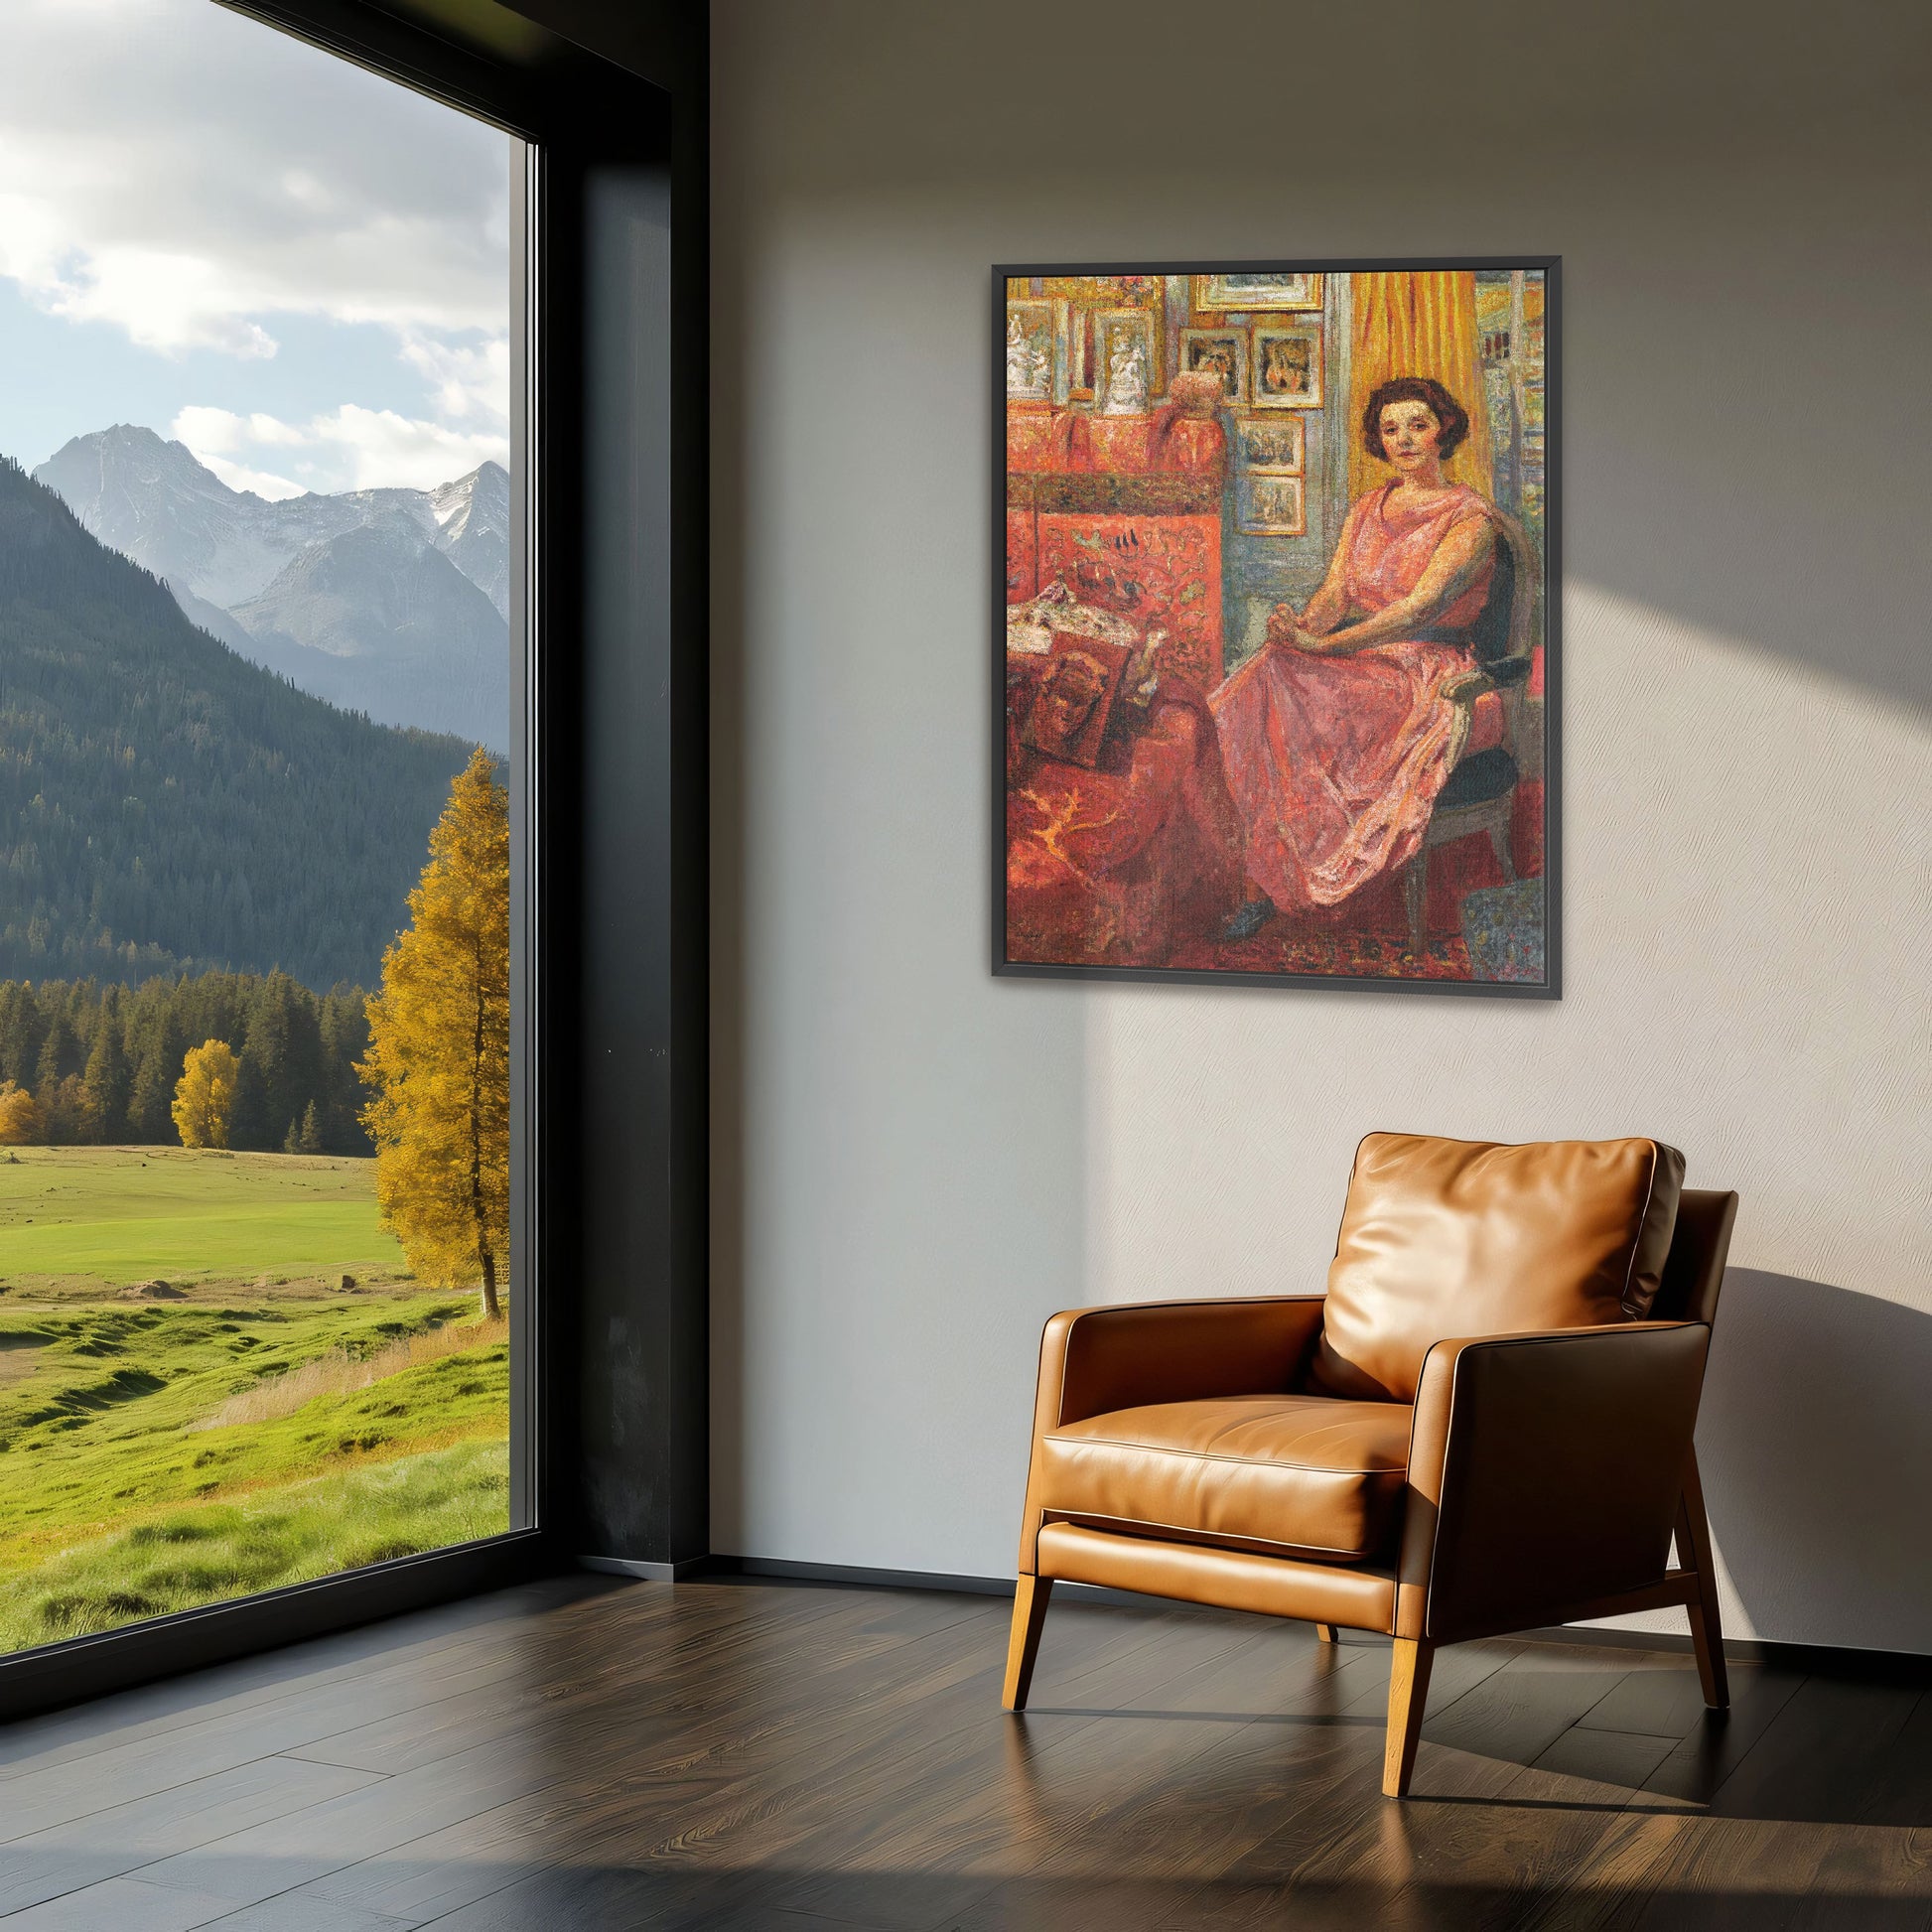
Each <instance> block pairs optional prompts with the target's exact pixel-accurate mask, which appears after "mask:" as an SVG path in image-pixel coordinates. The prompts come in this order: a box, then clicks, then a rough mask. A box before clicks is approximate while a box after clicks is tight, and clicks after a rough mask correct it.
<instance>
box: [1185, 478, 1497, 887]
mask: <svg viewBox="0 0 1932 1932" xmlns="http://www.w3.org/2000/svg"><path fill="white" fill-rule="evenodd" d="M1394 487H1395V485H1394V484H1390V485H1388V486H1387V487H1386V488H1383V489H1380V490H1377V491H1376V492H1375V494H1374V495H1372V496H1369V497H1367V498H1365V499H1364V500H1363V502H1362V504H1361V505H1360V513H1359V514H1358V515H1357V516H1356V517H1355V519H1354V529H1353V534H1352V536H1351V537H1349V538H1347V539H1346V541H1347V542H1348V561H1347V586H1346V595H1347V600H1348V610H1349V614H1350V615H1349V620H1348V621H1356V619H1357V618H1358V617H1360V616H1367V617H1373V616H1374V614H1375V613H1376V612H1378V611H1382V610H1386V609H1387V608H1388V606H1389V605H1391V604H1393V603H1395V602H1396V600H1397V599H1398V598H1402V597H1406V596H1407V595H1408V594H1409V593H1410V592H1411V591H1412V590H1414V589H1415V587H1416V585H1417V583H1418V582H1419V581H1420V580H1421V578H1422V574H1423V572H1424V571H1425V570H1427V569H1428V568H1429V563H1430V559H1431V558H1432V557H1434V556H1435V554H1436V550H1437V547H1438V546H1439V545H1440V544H1441V543H1442V541H1443V539H1444V538H1445V537H1446V536H1448V534H1449V531H1450V530H1451V529H1453V528H1454V527H1455V526H1456V525H1457V524H1459V523H1463V522H1465V521H1466V520H1467V519H1468V518H1470V517H1472V516H1480V517H1486V516H1487V515H1488V513H1489V510H1488V505H1487V504H1486V503H1485V502H1484V501H1483V499H1482V497H1481V496H1480V495H1479V494H1477V492H1476V491H1475V490H1473V489H1470V488H1469V487H1468V486H1467V485H1466V484H1458V485H1457V486H1456V487H1455V488H1454V489H1452V490H1450V491H1449V493H1448V494H1447V495H1445V496H1443V497H1441V498H1439V499H1438V500H1437V501H1436V502H1434V503H1432V504H1430V505H1428V506H1427V507H1425V508H1423V509H1421V510H1419V511H1413V512H1408V513H1403V512H1397V513H1396V514H1394V515H1390V514H1388V513H1387V504H1388V500H1389V495H1390V493H1391V491H1392V490H1393V489H1394ZM1491 571H1492V566H1491V565H1488V564H1485V565H1484V566H1483V569H1482V572H1481V574H1480V575H1479V576H1478V578H1477V580H1476V581H1475V582H1474V583H1473V584H1472V585H1470V587H1469V588H1468V590H1466V591H1465V592H1463V594H1462V595H1461V596H1460V597H1458V598H1457V599H1456V600H1455V602H1454V603H1453V604H1452V605H1450V606H1449V608H1448V609H1447V610H1444V611H1442V612H1440V613H1438V614H1437V616H1436V618H1435V621H1434V622H1433V623H1431V624H1430V626H1429V628H1428V632H1427V634H1425V635H1424V636H1422V637H1417V638H1402V639H1398V640H1396V641H1394V642H1390V643H1385V644H1371V645H1370V646H1369V647H1368V648H1367V649H1365V650H1360V651H1355V652H1352V653H1350V654H1347V655H1343V656H1336V657H1324V656H1319V655H1317V654H1315V653H1313V652H1311V651H1275V650H1262V651H1258V652H1257V653H1256V654H1255V655H1254V656H1253V657H1251V658H1249V659H1248V661H1247V662H1246V663H1245V664H1243V665H1242V666H1241V667H1240V669H1239V670H1237V671H1235V672H1234V674H1233V675H1232V676H1231V677H1229V678H1228V679H1227V681H1226V682H1225V683H1224V684H1222V685H1221V687H1220V688H1219V689H1218V690H1217V691H1215V692H1214V693H1213V695H1212V696H1211V697H1210V698H1209V700H1208V702H1209V704H1210V705H1211V706H1212V708H1213V712H1214V720H1215V724H1216V726H1217V727H1218V728H1219V731H1220V737H1221V756H1222V759H1223V760H1224V761H1225V763H1226V767H1227V777H1228V788H1229V790H1230V791H1231V792H1232V793H1233V795H1234V803H1235V808H1236V810H1237V811H1239V812H1240V814H1241V817H1242V820H1243V822H1244V824H1245V826H1246V829H1247V866H1248V877H1249V878H1250V879H1251V880H1252V881H1253V882H1254V884H1255V885H1256V886H1257V887H1259V888H1260V889H1261V891H1263V892H1265V893H1266V894H1267V895H1268V897H1270V898H1272V899H1273V900H1274V901H1275V903H1276V904H1277V905H1278V906H1280V907H1281V908H1282V909H1283V910H1284V911H1290V910H1295V909H1298V908H1307V907H1309V906H1315V905H1333V904H1335V903H1336V902H1337V901H1339V900H1341V899H1344V898H1346V897H1348V896H1349V895H1350V894H1351V893H1354V892H1357V891H1359V890H1360V889H1361V888H1362V887H1363V886H1365V885H1366V884H1367V883H1368V882H1369V881H1370V880H1372V879H1376V878H1378V877H1380V876H1381V875H1382V874H1384V873H1387V872H1391V871H1393V870H1394V869H1395V868H1397V867H1398V866H1400V865H1402V864H1403V863H1404V862H1405V861H1406V860H1407V859H1409V858H1410V857H1411V856H1412V855H1413V854H1414V852H1415V850H1416V848H1417V846H1418V845H1420V844H1421V842H1422V835H1423V830H1424V828H1425V827H1426V826H1427V825H1428V823H1429V814H1430V812H1431V810H1432V809H1433V808H1434V806H1435V803H1436V794H1437V793H1438V792H1439V791H1441V790H1442V788H1443V783H1444V780H1445V779H1446V778H1447V777H1448V776H1449V735H1450V730H1451V727H1452V726H1453V723H1454V717H1455V707H1454V706H1453V705H1451V704H1450V703H1449V700H1448V699H1446V698H1444V697H1443V695H1442V689H1443V684H1444V682H1445V680H1446V679H1448V678H1449V677H1451V676H1452V675H1454V673H1456V672H1457V671H1466V670H1469V669H1471V668H1472V667H1473V666H1474V664H1475V654H1474V651H1473V649H1472V647H1471V646H1470V644H1469V642H1468V641H1467V638H1466V632H1467V628H1468V626H1469V625H1470V624H1471V623H1473V622H1474V621H1475V620H1476V618H1477V617H1478V616H1479V615H1480V614H1481V611H1482V607H1483V603H1484V600H1485V599H1486V597H1487V595H1488V590H1489V579H1490V576H1491ZM1456 631H1461V632H1463V633H1464V636H1463V637H1462V638H1460V639H1458V638H1456V637H1454V636H1452V635H1451V636H1449V637H1445V635H1444V633H1445V632H1451V633H1452V632H1456Z"/></svg>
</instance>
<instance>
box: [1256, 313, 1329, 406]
mask: <svg viewBox="0 0 1932 1932" xmlns="http://www.w3.org/2000/svg"><path fill="white" fill-rule="evenodd" d="M1322 333H1323V332H1322V329H1321V325H1320V324H1319V323H1313V322H1302V323H1294V324H1291V325H1287V326H1284V325H1283V324H1280V323H1265V322H1258V323H1256V324H1255V349H1254V370H1255V379H1254V404H1255V407H1256V408H1257V409H1319V408H1320V407H1321V362H1322V352H1321V351H1322Z"/></svg>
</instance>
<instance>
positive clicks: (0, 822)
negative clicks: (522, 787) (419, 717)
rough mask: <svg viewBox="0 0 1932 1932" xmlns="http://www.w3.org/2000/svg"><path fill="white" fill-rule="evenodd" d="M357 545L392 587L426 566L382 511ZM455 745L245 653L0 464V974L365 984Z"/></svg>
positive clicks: (413, 872)
mask: <svg viewBox="0 0 1932 1932" xmlns="http://www.w3.org/2000/svg"><path fill="white" fill-rule="evenodd" d="M354 534H355V533H354V532H352V531H344V532H342V533H339V535H338V537H337V538H335V539H332V540H331V543H332V544H334V543H338V542H346V541H347V540H348V539H349V538H350V537H351V536H352V535H354ZM361 534H362V537H363V540H364V544H365V547H370V548H373V549H374V550H376V551H378V552H380V553H382V555H380V556H379V557H378V558H377V561H376V565H375V566H374V568H375V569H376V570H377V571H378V572H381V571H390V570H393V571H394V572H396V573H397V575H398V577H399V580H400V581H401V583H402V584H403V585H404V587H405V589H407V587H408V586H409V585H411V584H412V583H413V582H414V581H415V579H414V577H413V576H412V572H417V573H422V572H424V571H425V570H426V568H427V567H425V566H422V565H421V563H420V559H413V560H412V559H409V558H402V559H400V560H398V559H397V558H395V557H393V556H390V555H389V553H390V552H392V551H400V550H402V549H404V548H406V547H407V545H406V543H405V541H404V536H403V533H402V532H399V531H395V530H391V529H390V528H389V527H388V526H387V524H386V523H384V524H379V525H377V526H376V527H374V528H372V529H370V530H367V531H364V532H362V533H361ZM412 541H413V540H412ZM314 547H315V546H311V548H314ZM303 554H304V555H306V554H307V552H304V553H303ZM347 554H348V558H349V562H350V563H351V564H352V563H353V562H354V561H355V554H354V546H353V545H351V546H350V549H349V552H348V553H347ZM429 554H430V556H431V557H432V558H434V560H435V562H436V563H437V564H442V565H447V560H446V559H444V558H443V557H442V556H441V555H440V553H437V552H435V551H431V552H430V553H429ZM316 568H317V570H318V571H319V572H320V573H321V576H322V578H323V580H324V581H323V582H321V583H320V584H318V585H316V586H315V587H314V588H313V590H312V591H311V592H310V593H309V594H310V595H312V596H313V598H314V599H315V601H316V602H317V604H318V605H319V606H322V607H329V606H330V598H331V596H332V593H331V592H330V590H329V587H328V583H327V581H326V580H327V575H328V573H327V570H326V569H324V568H323V567H322V565H320V564H318V565H317V566H316ZM428 574H430V575H431V576H433V575H434V573H433V572H428ZM281 575H282V573H279V572H278V573H277V581H280V577H281ZM464 584H465V588H466V589H467V590H470V591H472V592H473V593H474V595H475V597H476V600H477V602H478V603H479V604H481V605H482V606H483V610H484V611H485V612H486V613H488V615H489V616H490V617H491V618H492V619H495V618H496V614H495V612H494V611H493V610H491V609H490V606H489V602H488V600H487V598H485V597H483V594H482V592H481V591H478V590H476V588H475V586H472V585H470V584H468V581H467V580H464ZM416 609H417V607H416V606H415V605H414V604H412V603H411V602H410V601H409V598H408V597H405V598H404V599H403V600H402V602H400V603H399V604H398V605H397V607H396V613H395V615H396V616H397V617H398V620H399V622H400V625H401V628H402V629H403V630H404V631H406V630H407V625H408V621H409V620H410V617H411V614H412V612H414V611H415V610H416ZM496 621H498V622H499V623H500V621H501V620H500V619H496ZM472 742H474V741H472ZM469 751H470V746H469V744H467V743H465V742H464V741H462V740H460V739H458V738H455V737H435V736H431V735H429V734H426V733H423V732H418V731H397V730H392V729H390V728H388V727H385V726H382V725H378V724H373V723H371V722H370V721H369V720H368V719H366V718H363V717H358V716H355V715H354V714H353V713H351V712H345V711H343V710H340V709H338V708H336V707H335V706H334V705H332V704H327V703H324V702H322V701H321V700H320V699H318V698H316V697H313V696H310V695H308V694H306V693H304V692H301V691H298V690H295V689H292V688H291V686H290V685H289V684H288V683H287V682H286V681H285V680H284V679H283V678H282V677H279V676H277V675H275V674H274V673H273V672H272V671H270V670H266V669H263V668H262V667H261V666H259V665H257V664H252V663H249V662H247V661H246V660H245V659H243V658H242V657H241V656H239V655H237V654H236V653H235V652H234V651H232V650H230V649H228V648H227V647H226V646H225V645H223V644H222V643H220V642H218V641H217V640H216V639H215V638H213V637H211V636H209V635H208V634H207V631H206V630H205V629H203V628H201V627H199V626H198V625H197V624H196V623H194V622H192V621H190V619H189V617H188V616H187V615H186V614H185V613H184V612H183V610H182V609H181V607H180V606H179V605H178V604H177V602H176V601H175V599H174V598H173V597H172V596H170V594H169V592H168V590H167V588H166V587H165V586H164V585H163V584H162V583H161V582H160V581H159V580H158V579H157V578H155V577H154V576H152V575H150V574H149V573H148V572H147V571H145V570H143V569H141V568H140V567H139V566H137V565H135V564H133V563H131V562H130V561H129V560H128V559H127V558H126V557H124V556H121V555H117V554H116V553H115V552H114V551H113V550H111V549H109V548H107V547H106V546H105V545H103V544H102V543H100V542H98V541H97V540H96V539H95V538H94V537H92V536H91V535H89V534H88V532H87V531H86V530H85V529H83V528H82V527H81V525H80V524H79V523H78V521H76V519H75V517H74V516H73V514H72V513H71V512H70V511H69V509H68V507H67V505H66V504H65V503H63V502H62V500H61V499H60V498H59V497H58V496H57V495H55V494H54V493H53V491H51V490H49V489H47V488H44V487H42V486H41V485H40V484H38V483H34V482H33V481H31V480H30V479H29V478H28V477H27V476H26V475H25V474H24V473H23V472H22V471H21V469H20V468H19V466H18V465H16V464H12V463H4V462H0V882H4V883H0V979H7V978H23V979H33V980H36V981H38V980H41V979H46V978H51V977H70V978H76V979H77V978H82V977H93V978H99V979H103V980H107V979H118V980H126V981H136V980H142V979H146V978H150V977H152V976H154V975H155V974H157V973H173V972H187V971H199V970H203V969H207V968H212V967H223V968H228V969H232V970H241V971H255V972H265V971H267V970H269V969H270V968H272V967H275V966H277V965H279V966H281V967H283V968H285V969H286V970H287V971H289V972H290V973H292V974H293V975H295V977H296V978H298V979H300V980H302V981H303V982H305V983H306V984H307V985H309V986H311V987H313V988H316V989H318V990H320V989H323V988H327V987H329V986H331V985H333V984H334V983H335V982H337V981H339V980H341V981H348V982H352V983H356V984H360V985H372V984H374V982H375V978H376V975H377V973H378V971H379V968H380V963H381V958H382V952H383V948H384V946H385V945H386V944H387V942H388V941H389V939H390V938H391V937H392V936H393V935H394V934H395V932H396V931H397V929H398V927H399V926H400V925H401V924H402V923H403V921H404V920H405V918H406V917H407V905H406V900H407V896H408V893H409V889H410V887H411V886H413V885H414V884H415V882H416V879H417V877H418V876H419V874H420V872H421V869H422V865H423V861H424V859H425V857H426V855H427V851H428V844H429V834H430V830H431V828H432V827H433V826H434V825H435V823H436V820H437V817H438V815H439V813H440V812H441V810H442V808H443V805H444V803H445V801H446V799H447V797H448V794H449V785H450V780H451V778H452V777H453V776H454V775H455V773H456V772H457V771H459V770H460V769H461V768H462V767H463V765H464V763H465V761H466V760H467V759H468V756H469Z"/></svg>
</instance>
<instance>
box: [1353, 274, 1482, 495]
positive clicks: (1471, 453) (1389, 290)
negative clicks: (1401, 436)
mask: <svg viewBox="0 0 1932 1932" xmlns="http://www.w3.org/2000/svg"><path fill="white" fill-rule="evenodd" d="M1350 280H1351V282H1352V284H1353V287H1352V290H1351V294H1352V296H1353V298H1354V311H1355V320H1354V332H1353V342H1352V344H1351V349H1352V352H1351V354H1350V356H1349V362H1348V452H1349V454H1348V498H1349V501H1350V502H1353V501H1354V499H1355V498H1356V497H1357V496H1360V495H1361V494H1362V493H1363V492H1364V491H1365V490H1369V489H1373V488H1374V487H1375V486H1376V485H1377V484H1378V483H1387V482H1388V481H1389V480H1390V478H1391V477H1393V476H1394V474H1395V472H1394V471H1392V470H1391V469H1390V468H1389V466H1388V465H1387V464H1386V463H1381V462H1378V461H1377V460H1376V459H1375V458H1374V457H1372V456H1370V455H1369V453H1368V452H1367V451H1366V450H1365V449H1363V448H1362V440H1361V429H1360V425H1361V420H1362V411H1363V410H1364V409H1365V408H1367V407H1368V399H1369V394H1370V392H1371V391H1372V390H1373V389H1374V388H1375V386H1376V384H1377V383H1379V382H1386V381H1388V379H1389V378H1390V377H1391V376H1396V375H1431V376H1434V377H1435V378H1436V380H1437V381H1438V382H1440V383H1441V384H1442V385H1443V387H1444V388H1446V389H1447V390H1448V391H1449V394H1450V395H1452V396H1453V397H1454V398H1455V399H1456V401H1457V402H1459V403H1460V404H1461V405H1462V407H1463V408H1464V409H1466V410H1467V411H1468V412H1469V434H1468V438H1467V440H1466V441H1465V442H1464V443H1463V445H1462V447H1461V448H1460V449H1459V450H1457V451H1456V453H1455V454H1454V456H1452V457H1451V458H1450V459H1449V462H1448V463H1447V464H1445V465H1444V466H1443V474H1444V475H1445V476H1446V477H1447V478H1448V479H1449V482H1450V483H1468V484H1470V485H1471V486H1472V487H1473V488H1476V489H1479V490H1481V491H1482V493H1483V494H1484V495H1485V496H1490V497H1493V496H1494V494H1495V485H1494V480H1493V478H1492V477H1491V474H1490V463H1489V411H1488V408H1487V406H1486V404H1485V403H1484V400H1483V394H1482V360H1481V356H1480V353H1479V352H1478V347H1477V343H1476V278H1475V276H1474V274H1473V273H1472V272H1471V271H1469V270H1467V269H1450V270H1447V271H1438V272H1432V273H1428V274H1416V275H1402V274H1396V275H1386V274H1370V275H1355V276H1352V277H1351V278H1350Z"/></svg>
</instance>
